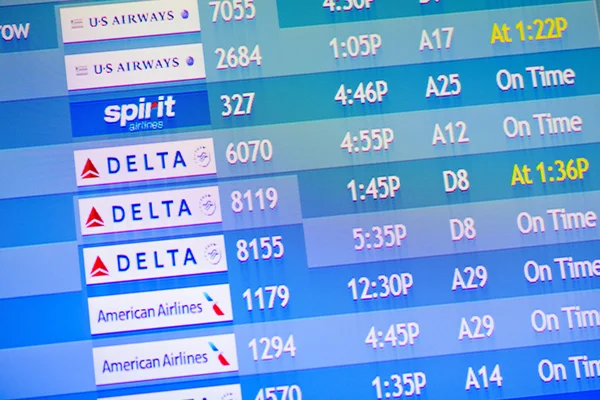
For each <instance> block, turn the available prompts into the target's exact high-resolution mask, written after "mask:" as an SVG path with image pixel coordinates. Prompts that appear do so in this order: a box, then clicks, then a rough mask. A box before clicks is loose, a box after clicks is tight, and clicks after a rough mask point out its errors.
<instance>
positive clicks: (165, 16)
mask: <svg viewBox="0 0 600 400" xmlns="http://www.w3.org/2000/svg"><path fill="white" fill-rule="evenodd" d="M180 15H181V18H182V19H188V18H189V17H190V12H189V11H188V10H183V11H181V14H180ZM174 19H175V11H173V10H164V11H155V12H145V13H136V14H121V15H114V16H108V15H103V16H99V17H90V18H88V23H89V27H90V28H97V27H106V26H119V25H131V24H134V25H137V24H146V23H156V22H170V21H173V20H174ZM71 28H73V29H79V24H77V23H76V24H75V26H73V25H72V26H71Z"/></svg>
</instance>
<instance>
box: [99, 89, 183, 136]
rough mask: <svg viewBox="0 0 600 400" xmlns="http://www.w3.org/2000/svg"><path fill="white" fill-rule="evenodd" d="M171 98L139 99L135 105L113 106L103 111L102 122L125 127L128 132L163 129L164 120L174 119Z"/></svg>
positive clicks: (173, 103)
mask: <svg viewBox="0 0 600 400" xmlns="http://www.w3.org/2000/svg"><path fill="white" fill-rule="evenodd" d="M176 103H177V102H176V101H175V99H174V98H173V96H158V97H156V98H154V99H152V98H148V99H147V98H146V97H140V98H139V100H138V102H137V103H129V104H115V105H110V106H108V107H106V108H105V109H104V121H106V122H107V123H109V124H118V125H119V126H120V127H121V128H125V127H127V130H128V131H129V132H138V131H146V130H158V129H163V127H164V122H163V120H164V119H168V118H175V104H176Z"/></svg>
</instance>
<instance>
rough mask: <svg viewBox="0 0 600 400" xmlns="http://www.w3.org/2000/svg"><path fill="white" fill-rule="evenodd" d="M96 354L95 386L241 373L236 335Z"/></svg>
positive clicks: (103, 349)
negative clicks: (238, 371)
mask: <svg viewBox="0 0 600 400" xmlns="http://www.w3.org/2000/svg"><path fill="white" fill-rule="evenodd" d="M93 355H94V372H95V377H96V385H109V384H115V383H126V382H135V381H146V380H154V379H166V378H175V377H185V376H195V375H208V374H216V373H224V372H235V371H237V370H238V360H237V350H236V345H235V336H234V335H233V334H226V335H219V336H205V337H195V338H189V339H177V340H164V341H155V342H147V343H134V344H127V345H118V346H106V347H96V348H94V349H93ZM170 399H172V398H170Z"/></svg>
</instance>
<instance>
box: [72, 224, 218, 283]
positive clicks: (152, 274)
mask: <svg viewBox="0 0 600 400" xmlns="http://www.w3.org/2000/svg"><path fill="white" fill-rule="evenodd" d="M83 261H84V265H85V276H86V282H87V284H88V285H96V284H101V283H113V282H127V281H137V280H143V279H154V278H168V277H173V276H185V275H199V274H210V273H215V272H224V271H227V255H226V252H225V239H224V237H223V236H222V235H217V236H202V237H195V238H186V239H174V240H163V241H155V242H143V243H131V244H120V245H115V246H102V247H87V248H84V249H83Z"/></svg>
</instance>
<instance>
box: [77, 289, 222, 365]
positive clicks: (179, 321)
mask: <svg viewBox="0 0 600 400" xmlns="http://www.w3.org/2000/svg"><path fill="white" fill-rule="evenodd" d="M209 293H210V294H209ZM206 299H210V301H209V300H206ZM213 299H215V300H213ZM216 299H218V301H217V300H216ZM88 307H89V316H90V326H91V332H92V334H93V335H97V334H104V333H116V332H132V331H138V330H143V329H157V328H171V327H175V326H188V325H204V324H212V323H216V322H229V321H232V320H233V312H232V308H231V293H230V290H229V285H214V286H204V287H192V288H186V289H173V290H159V291H154V292H142V293H131V294H121V295H115V296H100V297H92V298H90V299H88ZM222 365H226V364H222ZM227 365H229V364H227Z"/></svg>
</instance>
